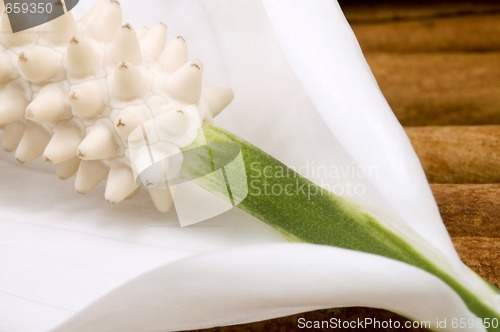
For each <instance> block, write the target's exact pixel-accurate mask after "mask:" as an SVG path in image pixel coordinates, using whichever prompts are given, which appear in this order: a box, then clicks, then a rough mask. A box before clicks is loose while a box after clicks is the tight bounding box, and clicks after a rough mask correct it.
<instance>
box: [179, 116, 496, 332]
mask: <svg viewBox="0 0 500 332" xmlns="http://www.w3.org/2000/svg"><path fill="white" fill-rule="evenodd" d="M203 131H204V135H205V138H206V140H207V143H208V146H210V156H211V160H210V161H207V160H206V159H205V158H202V156H201V155H199V154H196V153H192V154H190V153H187V154H186V156H187V158H186V159H185V162H184V169H183V172H184V174H186V173H187V174H189V175H190V176H191V177H192V178H196V177H198V176H199V174H197V172H199V170H200V169H206V168H207V167H211V168H212V169H213V170H214V162H213V160H214V156H219V155H222V156H223V155H227V154H231V152H230V151H228V150H227V149H232V147H230V146H229V145H225V144H217V143H228V142H229V143H235V144H237V145H239V146H240V148H241V153H242V155H243V159H244V163H245V168H246V172H245V173H246V174H243V176H241V177H240V178H238V179H234V178H233V179H232V180H233V182H232V186H233V187H237V186H241V185H244V183H243V181H247V184H246V185H248V188H249V189H248V190H249V192H248V195H247V197H246V198H245V199H244V200H243V201H242V202H241V203H240V204H239V205H238V207H239V208H240V209H242V210H243V211H245V212H247V213H249V214H251V215H253V216H254V217H256V218H258V219H260V220H262V221H263V222H265V223H266V224H268V225H270V226H272V227H274V228H275V229H277V230H278V231H280V232H281V233H282V234H284V235H285V236H286V237H287V238H288V239H289V240H291V241H300V242H308V243H313V244H320V245H330V246H336V247H342V248H346V249H351V250H356V251H361V252H367V253H372V254H376V255H382V256H385V257H388V258H392V259H395V260H398V261H401V262H405V263H408V264H411V265H413V266H416V267H418V268H420V269H423V270H425V271H427V272H429V273H431V274H433V275H435V276H437V277H438V278H440V279H441V280H442V281H444V282H445V283H446V284H448V285H449V286H450V287H451V288H452V289H454V290H455V292H456V293H457V294H458V295H459V296H460V297H461V298H462V300H463V301H464V302H465V303H466V305H467V306H468V308H469V309H470V310H471V311H472V312H473V313H474V314H475V315H476V316H477V317H479V318H481V319H482V320H483V322H487V321H491V320H493V319H495V318H496V319H500V312H499V310H498V308H494V304H493V305H492V303H491V302H490V303H488V302H487V300H485V298H484V296H483V295H484V294H477V293H476V292H474V291H472V290H470V289H469V288H468V287H467V286H466V285H465V284H464V283H463V282H462V280H460V278H457V277H456V275H455V274H454V273H453V271H449V270H448V269H447V268H446V267H443V266H440V265H439V264H438V263H436V261H435V259H432V258H430V257H427V256H426V255H425V254H423V253H422V252H425V250H420V249H421V248H416V247H415V246H413V245H412V244H410V243H409V242H408V241H406V240H405V239H404V238H403V237H402V236H399V235H398V234H396V233H395V232H393V231H391V230H390V229H388V228H386V227H385V226H384V224H383V223H382V222H381V221H379V220H376V219H375V218H374V217H373V216H371V215H370V214H369V213H367V212H366V211H364V210H363V208H362V207H359V206H356V205H354V204H352V203H350V202H349V201H347V200H345V199H344V198H341V197H339V196H336V195H334V194H333V193H330V192H328V191H326V190H325V189H323V188H321V187H319V186H318V185H316V184H314V183H313V182H311V181H309V180H308V179H306V178H304V177H302V176H301V175H299V174H298V173H296V172H295V171H294V170H292V169H290V168H289V167H287V166H286V165H284V164H283V163H281V162H280V161H278V160H276V159H275V158H274V157H272V156H270V155H269V154H267V153H265V152H264V151H262V150H260V149H259V148H257V147H255V146H253V145H252V144H250V143H248V142H246V141H244V140H243V139H241V138H239V137H237V136H235V135H234V134H232V133H229V132H227V131H225V130H223V129H221V128H218V127H216V126H214V125H212V124H208V123H205V124H204V125H203ZM194 144H195V145H198V143H194ZM208 163H210V165H208ZM269 169H282V170H285V171H284V172H281V174H282V176H279V177H273V176H269V175H266V170H269ZM209 179H210V178H201V177H200V178H198V180H197V184H198V185H200V186H202V187H203V188H205V189H206V190H209V191H211V192H213V193H215V194H220V195H222V194H223V193H224V190H226V189H227V188H225V187H224V188H223V187H221V186H220V184H219V183H216V182H211V181H210V180H209ZM266 188H282V189H283V190H280V192H279V194H273V193H272V191H271V192H269V190H268V189H266ZM285 188H288V189H291V188H293V193H292V192H290V191H286V190H284V189H285ZM265 190H267V192H265ZM486 288H487V290H486V293H491V296H492V297H493V296H496V295H495V294H497V293H498V290H496V289H495V288H494V287H493V286H491V285H488V286H486ZM486 325H487V324H485V327H486V328H487V329H488V326H486ZM488 330H490V331H493V330H494V328H493V327H492V328H490V329H488Z"/></svg>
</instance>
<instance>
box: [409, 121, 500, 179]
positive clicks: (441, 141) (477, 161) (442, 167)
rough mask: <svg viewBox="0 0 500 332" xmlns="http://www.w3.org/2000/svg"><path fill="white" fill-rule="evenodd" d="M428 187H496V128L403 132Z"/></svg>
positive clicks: (499, 130)
mask: <svg viewBox="0 0 500 332" xmlns="http://www.w3.org/2000/svg"><path fill="white" fill-rule="evenodd" d="M406 133H407V134H408V136H409V137H410V140H411V142H412V145H413V147H414V148H415V151H416V152H417V155H418V156H419V158H420V161H421V163H422V166H423V167H424V170H425V173H426V175H427V179H428V180H429V182H431V183H500V126H436V127H433V126H424V127H409V128H406Z"/></svg>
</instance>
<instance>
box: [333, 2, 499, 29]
mask: <svg viewBox="0 0 500 332" xmlns="http://www.w3.org/2000/svg"><path fill="white" fill-rule="evenodd" d="M339 3H340V6H341V7H342V10H343V11H344V14H345V16H346V17H347V20H348V21H349V23H350V24H361V23H365V24H366V23H369V24H373V23H388V22H401V21H411V20H423V19H439V18H445V17H457V16H460V17H463V16H470V15H485V14H495V13H497V14H498V13H499V12H500V3H498V2H495V1H491V0H476V1H470V0H465V1H463V0H462V1H460V0H455V1H453V5H452V6H450V2H449V1H440V0H430V1H422V0H406V1H405V2H404V4H403V5H402V3H401V2H400V1H377V2H374V1H373V0H364V1H362V0H354V1H352V0H339Z"/></svg>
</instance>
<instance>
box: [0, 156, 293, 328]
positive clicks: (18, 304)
mask: <svg viewBox="0 0 500 332" xmlns="http://www.w3.org/2000/svg"><path fill="white" fill-rule="evenodd" d="M0 168H1V169H2V172H1V173H0V181H1V183H2V190H0V211H1V214H0V266H2V269H1V271H0V307H1V308H2V310H1V311H0V331H23V332H24V331H31V330H34V331H40V330H46V329H48V328H50V327H52V326H54V325H55V324H58V323H60V322H61V321H63V320H64V319H66V318H68V317H70V316H71V315H72V314H74V313H75V312H78V311H79V310H81V309H82V308H83V307H84V306H86V305H88V304H90V303H92V302H93V301H94V300H96V299H97V298H98V297H100V296H102V295H103V294H105V293H107V292H108V291H110V290H112V289H114V288H116V287H118V286H120V285H121V284H123V283H125V282H126V281H128V280H130V279H131V278H132V277H134V276H136V275H138V274H140V273H143V272H144V271H147V270H149V269H152V268H154V267H156V266H159V265H161V264H166V263H168V262H172V261H175V260H177V259H180V258H184V257H188V256H190V255H194V254H198V253H200V252H205V251H212V250H222V249H225V248H230V247H233V246H239V245H241V244H244V243H247V244H250V243H268V242H276V241H278V242H279V241H283V240H282V238H281V236H280V235H279V234H277V232H275V231H274V230H272V229H270V228H269V227H267V226H265V225H264V224H262V223H261V222H260V221H258V220H255V219H254V218H252V217H249V216H247V215H245V214H244V213H242V212H240V211H237V210H234V211H231V212H230V213H228V214H226V215H224V216H222V217H221V218H218V219H217V220H212V221H209V222H206V223H202V224H200V225H196V226H194V227H189V228H184V229H181V228H180V226H179V224H178V222H177V220H176V218H175V215H174V214H171V215H166V216H165V215H162V214H161V213H158V212H155V210H154V207H153V205H152V203H151V201H150V199H149V197H148V195H147V194H146V193H143V194H142V195H139V196H138V197H136V198H134V199H133V200H130V201H126V202H123V203H122V204H120V205H118V206H111V205H108V204H107V203H105V201H104V198H103V195H104V194H103V192H104V188H103V186H101V187H99V188H98V189H97V190H95V192H94V193H92V194H89V195H87V196H81V195H78V194H76V193H74V189H73V184H72V181H73V180H74V179H71V180H68V181H66V182H63V181H61V180H60V179H59V178H58V177H57V175H56V174H55V171H54V169H52V167H48V166H46V165H43V164H42V163H41V162H39V163H35V164H28V165H25V166H19V165H17V164H16V163H15V161H14V160H13V156H12V155H10V156H9V158H7V155H6V154H4V153H2V154H1V155H0Z"/></svg>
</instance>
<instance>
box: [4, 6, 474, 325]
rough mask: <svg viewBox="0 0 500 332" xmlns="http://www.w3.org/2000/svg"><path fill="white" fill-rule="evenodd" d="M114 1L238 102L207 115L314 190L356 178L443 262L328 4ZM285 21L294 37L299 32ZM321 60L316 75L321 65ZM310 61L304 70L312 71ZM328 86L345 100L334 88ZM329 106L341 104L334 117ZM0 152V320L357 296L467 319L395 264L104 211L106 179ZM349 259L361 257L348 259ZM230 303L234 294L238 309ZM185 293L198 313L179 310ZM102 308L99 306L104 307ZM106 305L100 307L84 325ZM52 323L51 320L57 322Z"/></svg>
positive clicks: (144, 214) (350, 301)
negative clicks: (366, 173)
mask: <svg viewBox="0 0 500 332" xmlns="http://www.w3.org/2000/svg"><path fill="white" fill-rule="evenodd" d="M121 4H122V8H123V9H124V17H125V21H130V22H131V23H132V24H133V25H134V26H135V28H137V29H139V28H141V26H142V25H145V26H146V25H147V26H151V25H153V24H155V23H157V22H158V21H164V22H165V23H167V24H168V25H169V36H170V38H172V37H173V36H176V35H183V36H184V37H185V38H186V39H187V40H188V45H189V46H190V58H191V59H193V58H200V59H202V60H203V62H204V68H205V78H204V79H205V85H217V86H221V85H227V86H231V87H232V88H233V89H234V91H235V95H236V99H235V101H234V102H233V104H232V105H231V106H229V108H228V109H227V110H226V111H225V112H223V113H222V114H221V116H220V121H219V122H217V123H218V124H219V125H221V126H222V127H224V128H227V129H229V130H230V131H232V132H235V133H236V134H239V135H241V136H243V137H244V138H246V139H248V140H250V141H251V142H253V143H255V144H256V145H258V146H259V147H261V148H263V149H264V150H266V151H267V152H270V153H271V154H273V155H275V156H276V157H278V158H279V159H281V160H283V161H284V162H285V163H287V164H289V165H291V166H295V167H297V168H300V167H303V168H302V170H303V173H305V175H308V176H309V177H311V178H313V179H314V180H315V181H317V182H318V183H320V184H322V185H324V186H331V185H334V184H337V183H341V184H345V185H346V186H347V184H348V182H349V181H351V182H353V183H358V184H360V185H362V186H363V188H364V189H365V190H366V195H364V196H362V197H361V198H359V197H358V198H357V197H355V196H350V195H349V193H348V192H338V193H340V194H344V196H350V197H351V198H353V199H357V201H358V202H366V203H367V204H368V207H369V208H371V209H373V210H374V211H375V212H376V213H377V215H379V216H384V217H387V218H388V220H394V224H395V225H396V226H395V227H397V225H398V222H399V224H401V225H403V226H401V228H403V229H408V228H411V229H413V230H414V231H415V233H417V234H420V236H422V237H424V236H425V237H426V236H427V235H429V236H430V238H429V242H430V243H431V244H432V247H433V248H435V249H433V250H438V251H440V252H443V254H444V255H445V256H446V257H449V258H453V256H454V255H455V253H454V252H453V251H451V249H450V242H449V239H448V238H447V236H446V234H445V233H444V231H443V226H442V224H441V220H440V217H439V215H438V214H436V206H435V203H434V201H433V200H432V198H431V197H430V196H429V191H428V187H427V184H426V182H425V178H423V177H422V171H421V169H420V166H419V164H418V160H417V159H416V158H415V155H414V153H413V151H412V149H411V147H410V146H409V144H408V142H407V139H406V138H405V137H404V136H403V135H402V131H401V128H400V127H399V125H398V124H397V122H396V121H395V120H394V117H393V116H392V115H391V114H390V113H389V110H388V108H387V105H386V103H385V101H384V100H383V98H382V96H381V94H380V92H379V90H378V88H377V86H376V84H375V82H374V81H373V78H372V76H371V73H370V71H369V68H368V67H367V66H366V63H365V61H364V59H363V57H362V55H361V53H360V51H359V47H358V46H357V43H356V41H355V38H354V36H353V35H352V33H351V31H350V29H349V27H348V26H347V23H346V22H345V19H344V18H343V15H342V13H341V12H340V10H339V9H338V7H337V6H336V4H335V3H333V2H332V1H327V0H315V1H307V0H294V1H276V2H273V1H269V2H266V8H267V11H268V12H269V17H268V16H267V13H266V11H265V9H264V7H263V5H262V4H261V3H260V2H258V1H255V0H210V1H203V0H182V1H181V0H167V1H159V0H146V1H141V2H138V1H131V0H122V1H121ZM90 5H91V3H90V2H88V1H85V2H84V1H81V2H80V3H79V5H78V6H77V8H76V9H75V11H78V12H79V13H80V14H81V13H82V12H83V11H84V10H85V9H86V7H90ZM299 11H300V12H303V13H304V15H305V13H308V14H307V15H308V17H309V19H304V18H302V17H301V15H297V13H299ZM280 12H281V13H282V14H280ZM287 15H290V17H287ZM77 16H78V15H77ZM269 18H271V19H272V21H273V23H274V25H275V28H276V31H277V36H278V37H279V38H280V40H281V42H282V45H283V49H282V48H281V46H280V44H279V43H278V40H277V38H276V35H275V33H274V30H273V28H272V27H271V24H270V21H269ZM285 26H286V27H287V28H286V29H290V30H289V31H290V32H292V33H297V34H298V35H297V40H296V41H295V42H292V41H291V39H290V38H289V36H288V35H287V31H284V29H285V28H284V27H285ZM310 29H313V30H314V31H316V32H317V34H313V36H311V38H313V39H312V40H307V38H306V36H305V35H302V34H301V31H310ZM335 32H337V33H338V34H337V35H336V36H335ZM331 37H335V38H331ZM306 48H307V49H308V50H303V49H306ZM311 48H312V50H311ZM301 50H303V51H301ZM283 51H285V53H286V54H287V56H288V57H289V59H290V62H291V63H292V64H293V65H294V70H296V72H297V75H298V77H299V79H300V81H299V80H297V78H296V76H295V74H294V71H293V70H292V67H291V66H290V65H289V64H288V61H287V58H286V57H285V55H284V52H283ZM304 52H306V53H304ZM309 52H312V53H309ZM322 52H324V54H323V55H321V56H319V54H320V53H322ZM344 52H345V54H344ZM308 56H313V57H315V59H316V61H317V63H314V64H313V66H312V67H310V64H308V63H304V62H303V60H304V57H308ZM325 59H339V61H340V62H339V63H338V64H337V63H336V62H334V61H331V60H325ZM345 59H350V60H349V61H345ZM324 61H327V62H325V63H324ZM323 66H324V67H325V72H324V73H323V72H322V71H319V70H318V68H322V67H323ZM308 68H309V69H313V70H314V71H313V72H311V74H308V73H306V71H307V70H308ZM351 70H352V73H353V74H352V75H351V74H350V73H351ZM310 75H314V76H316V78H314V77H311V76H310ZM338 78H341V79H342V80H338ZM354 78H357V79H356V80H354ZM314 79H317V80H318V81H317V82H316V81H314ZM315 84H317V85H318V89H317V91H316V90H314V89H313V86H314V85H315ZM352 84H362V85H363V87H364V89H363V90H358V87H357V86H352ZM303 86H304V88H303ZM328 87H329V88H330V89H328V90H327V88H328ZM337 89H341V90H340V91H343V92H342V93H343V94H342V95H340V96H338V95H336V92H335V91H336V90H337ZM351 89H352V90H351ZM335 96H337V97H335ZM342 96H344V97H342ZM309 98H310V99H309ZM311 101H312V102H311ZM358 106H362V107H361V109H358ZM327 110H331V111H332V114H333V113H334V112H335V111H336V110H339V112H340V113H339V114H338V115H335V116H333V115H332V116H330V115H329V114H330V113H328V114H327ZM368 110H369V111H370V112H372V113H368ZM319 114H321V116H320V115H319ZM363 116H366V117H367V118H366V119H364V118H362V117H363ZM323 119H324V120H323ZM363 121H365V123H363ZM371 121H374V125H373V126H370V123H369V122H371ZM335 122H337V123H335ZM357 125H362V126H363V127H362V128H363V129H362V130H363V131H358V129H357V127H356V126H357ZM330 129H335V131H334V132H331V131H330ZM337 130H338V133H337ZM349 132H350V134H351V136H349V135H348V134H349ZM262 133H265V134H262ZM337 135H338V136H337ZM372 139H373V140H374V142H380V144H382V146H378V145H375V147H373V146H370V145H367V147H366V148H364V146H363V144H364V143H365V140H366V141H368V143H369V142H370V141H371V140H372ZM368 149H370V151H368ZM374 149H375V150H376V151H374ZM363 151H364V152H366V153H367V155H366V156H364V155H363ZM377 151H379V152H380V154H379V153H377ZM388 156H390V158H389V159H388V160H387V158H388ZM0 162H1V168H2V172H1V174H0V179H1V181H3V186H4V190H2V191H1V192H0V208H1V209H0V211H1V212H0V266H1V267H2V269H1V270H0V308H1V310H0V330H7V331H42V330H46V329H49V328H51V327H53V326H55V325H57V324H60V323H63V322H64V321H65V320H66V319H68V318H70V317H71V316H73V315H74V314H76V315H75V316H74V317H73V318H72V319H71V320H70V321H68V322H67V324H71V326H73V327H75V328H77V327H78V328H81V329H84V327H85V326H87V325H85V324H100V325H93V326H92V329H98V330H100V331H111V329H110V328H111V327H116V326H118V325H115V324H127V325H130V326H136V327H137V326H140V329H142V330H148V329H155V328H157V329H158V328H161V329H163V330H174V329H178V328H195V327H208V326H214V325H219V324H234V323H239V322H248V321H252V320H259V319H266V318H271V317H276V316H282V315H287V314H292V313H297V312H300V311H303V310H313V309H318V308H326V307H334V306H338V305H341V306H348V305H363V304H364V305H368V306H377V307H382V308H388V309H392V310H395V311H399V312H401V313H405V314H407V315H409V316H411V317H414V318H415V319H422V320H425V319H427V318H429V317H433V315H436V316H440V317H443V316H446V315H448V316H449V317H471V314H470V312H469V311H468V310H467V308H465V306H464V305H463V303H462V301H461V300H460V299H459V298H458V297H457V296H456V295H455V294H454V293H453V292H452V291H451V290H450V289H449V287H448V286H446V285H445V284H444V283H442V282H441V281H439V280H438V279H437V278H435V277H433V276H430V275H429V274H427V273H425V272H422V271H418V270H417V269H415V268H412V267H409V266H407V265H405V264H402V263H398V262H394V261H391V260H388V259H385V258H382V257H374V256H372V255H367V254H361V253H355V252H349V251H345V250H340V249H336V248H324V247H320V246H312V245H306V244H293V245H292V244H286V243H284V242H285V240H284V239H282V237H281V236H280V235H279V234H277V232H275V231H274V230H272V229H270V228H269V227H267V226H265V225H263V224H262V223H261V222H259V221H258V220H256V219H254V218H252V217H250V216H248V215H245V214H244V213H242V212H240V211H237V210H234V211H231V212H230V213H228V214H225V215H223V216H220V217H218V218H216V219H214V220H211V221H207V222H205V223H201V224H199V225H196V226H194V227H188V228H183V229H181V228H180V227H179V225H178V224H177V223H176V221H175V220H174V219H175V218H174V215H173V214H170V215H167V216H164V215H161V214H159V213H157V212H156V211H154V207H153V205H152V203H150V202H149V201H148V199H146V198H145V197H144V196H140V197H138V198H135V199H134V200H131V201H127V202H124V203H122V204H121V205H117V206H108V205H106V203H105V202H104V201H103V200H102V194H103V188H102V187H101V190H97V191H96V192H95V193H93V194H91V195H89V196H84V197H81V196H78V195H77V194H73V190H72V185H71V183H69V182H60V181H59V180H58V179H57V178H56V176H55V175H54V174H53V173H54V172H53V171H49V170H48V167H46V166H42V165H41V164H34V165H32V166H30V165H28V166H20V165H16V164H15V163H14V161H13V158H12V156H9V155H7V154H2V155H1V160H0ZM373 164H376V165H378V167H380V169H378V170H376V172H375V173H376V174H375V176H379V177H380V178H373V177H362V178H359V177H356V176H350V175H349V174H346V175H345V176H342V177H338V176H324V175H321V174H320V175H318V174H317V173H316V172H315V171H314V170H315V168H316V167H317V168H319V167H320V166H322V165H328V166H337V167H338V168H340V169H344V168H346V167H347V168H349V167H351V168H354V169H357V168H368V169H369V168H370V167H371V165H373ZM387 174H389V178H386V177H387ZM392 176H394V178H391V177H392ZM386 180H387V181H386ZM388 181H391V182H388ZM399 181H402V182H399ZM346 188H347V187H346ZM402 194H404V195H405V196H403V197H404V198H403V197H401V198H399V197H400V195H402ZM422 211H427V212H422ZM421 213H426V214H421ZM412 216H422V217H425V221H422V220H418V219H413V218H416V217H412ZM424 222H425V224H424ZM417 223H421V224H417ZM270 243H274V244H272V245H269V244H270ZM246 246H249V247H247V248H245V247H246ZM356 261H358V262H362V264H353V263H352V262H356ZM325 262H331V263H330V264H328V265H326V266H325ZM455 265H457V264H455ZM368 271H369V273H368ZM223 272H227V273H228V274H227V276H226V277H224V273H223ZM292 272H293V273H292ZM295 272H297V273H296V274H294V273H295ZM374 275H375V276H376V278H375V279H374V280H373V283H370V280H371V279H372V278H374ZM290 276H294V277H290ZM134 277H136V279H134ZM285 277H286V278H285ZM226 278H230V279H226ZM287 278H288V279H287ZM333 278H335V280H337V281H338V283H335V282H332V281H331V279H333ZM230 281H231V282H230ZM263 281H268V282H269V283H268V284H266V283H264V282H263ZM352 281H355V283H352ZM403 281H404V282H403ZM222 286H225V287H222ZM355 286H359V287H362V288H358V287H355ZM291 289H294V290H295V292H294V293H291V292H290V290H291ZM137 290H143V291H144V292H145V293H137ZM343 290H346V291H343ZM347 290H348V291H347ZM351 290H352V291H351ZM109 292H112V293H110V294H109V295H107V296H104V297H102V296H103V295H105V294H107V293H109ZM371 292H374V293H371ZM285 294H288V295H287V296H285ZM421 294H426V296H421ZM233 295H234V296H233ZM214 298H216V299H220V301H216V300H214ZM99 299H100V300H99ZM129 299H130V300H132V299H133V302H132V301H129ZM270 299H273V301H272V303H271V304H272V305H269V301H270ZM237 300H239V302H241V301H243V302H244V303H242V304H241V305H240V306H235V305H234V303H236V302H238V301H237ZM420 300H421V301H420ZM440 301H445V302H443V303H445V304H443V305H439V304H440V303H441V302H440ZM144 302H149V303H155V304H158V306H156V305H155V306H154V308H157V309H156V310H153V308H151V309H152V310H150V311H144V312H141V311H139V308H141V307H143V306H145V305H146V303H144ZM197 303H199V304H200V307H199V308H198V309H199V310H200V311H199V312H197V311H195V310H194V309H190V310H193V311H191V312H190V311H187V310H185V308H191V307H192V306H193V305H194V304H197ZM209 304H210V306H211V308H210V310H208V309H207V306H208V305H209ZM103 306H105V307H106V308H108V309H109V312H103V311H102V309H101V308H102V307H103ZM131 306H134V307H135V306H136V308H134V307H131ZM85 307H87V309H85V310H84V311H82V309H84V308H85ZM431 308H432V310H430V309H431ZM115 309H117V310H115ZM134 309H135V310H134ZM163 309H165V310H166V309H169V310H172V311H171V312H167V313H166V312H164V310H163ZM440 309H446V312H439V310H440ZM121 310H124V311H123V312H121V313H120V311H121ZM129 310H130V311H129ZM179 310H180V311H179ZM232 310H234V311H232ZM173 312H175V314H172V313H173ZM179 312H180V313H181V314H179ZM106 313H110V315H107V316H105V317H104V318H103V317H101V318H99V320H96V319H97V316H102V315H103V314H106ZM96 315H97V316H96ZM202 315H204V316H202ZM172 316H180V319H181V320H173V319H171V318H172ZM148 321H149V322H151V324H152V325H151V326H149V325H148ZM134 324H139V325H134ZM64 326H65V325H63V327H61V329H60V330H61V331H68V329H66V328H65V327H64ZM66 326H69V325H66ZM136 330H137V329H136Z"/></svg>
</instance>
